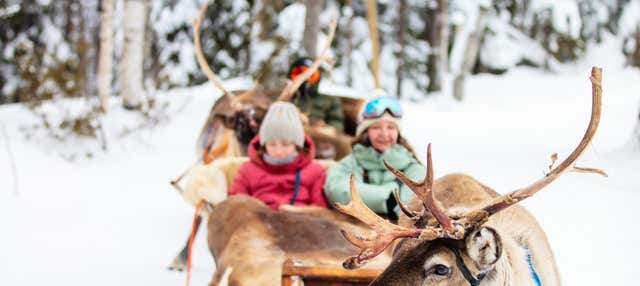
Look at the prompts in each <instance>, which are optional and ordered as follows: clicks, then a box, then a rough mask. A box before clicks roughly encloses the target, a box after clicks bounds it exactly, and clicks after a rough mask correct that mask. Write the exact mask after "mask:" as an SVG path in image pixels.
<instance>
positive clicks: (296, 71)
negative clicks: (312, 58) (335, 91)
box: [289, 66, 320, 83]
mask: <svg viewBox="0 0 640 286" xmlns="http://www.w3.org/2000/svg"><path fill="white" fill-rule="evenodd" d="M308 69H309V67H308V66H297V67H293V68H291V73H290V74H289V78H290V79H291V80H295V79H296V78H297V77H298V76H299V75H301V74H302V73H304V72H305V71H306V70H308ZM319 80H320V71H319V70H317V69H316V70H315V71H314V72H313V73H312V74H311V76H309V78H308V79H307V81H308V82H310V83H317V82H318V81H319Z"/></svg>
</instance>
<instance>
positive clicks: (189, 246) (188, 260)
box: [187, 200, 204, 286]
mask: <svg viewBox="0 0 640 286" xmlns="http://www.w3.org/2000/svg"><path fill="white" fill-rule="evenodd" d="M202 204H204V200H200V201H198V203H197V204H196V211H195V213H194V214H193V223H192V224H191V234H190V235H189V245H188V246H187V286H189V282H190V280H191V249H192V248H193V239H194V238H195V234H196V224H197V223H196V221H197V220H198V213H199V212H200V207H202Z"/></svg>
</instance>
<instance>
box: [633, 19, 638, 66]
mask: <svg viewBox="0 0 640 286" xmlns="http://www.w3.org/2000/svg"><path fill="white" fill-rule="evenodd" d="M635 38H636V39H635V42H636V47H635V50H634V51H633V54H632V55H631V64H632V65H633V66H635V67H640V25H638V26H637V27H636V35H635Z"/></svg>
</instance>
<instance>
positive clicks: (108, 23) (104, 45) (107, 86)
mask: <svg viewBox="0 0 640 286" xmlns="http://www.w3.org/2000/svg"><path fill="white" fill-rule="evenodd" d="M101 1H102V3H101V6H100V9H101V11H100V55H99V60H98V96H99V98H100V110H101V111H102V112H106V111H107V102H108V100H109V95H110V94H111V68H112V65H113V28H112V16H113V1H112V0H101Z"/></svg>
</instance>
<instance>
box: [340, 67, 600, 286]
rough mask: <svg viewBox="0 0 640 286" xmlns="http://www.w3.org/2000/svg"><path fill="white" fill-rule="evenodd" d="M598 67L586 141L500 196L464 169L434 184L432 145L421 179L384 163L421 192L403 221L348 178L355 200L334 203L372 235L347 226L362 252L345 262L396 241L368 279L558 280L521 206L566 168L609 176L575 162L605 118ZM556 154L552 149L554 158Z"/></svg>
mask: <svg viewBox="0 0 640 286" xmlns="http://www.w3.org/2000/svg"><path fill="white" fill-rule="evenodd" d="M601 72H602V70H601V69H600V68H595V67H594V68H593V69H592V73H591V82H592V100H593V102H592V112H591V120H590V122H589V126H588V128H587V130H586V132H585V134H584V136H583V138H582V141H580V143H579V144H578V146H577V147H576V148H575V150H573V152H572V153H571V154H570V155H569V156H568V157H567V159H565V160H564V161H563V162H562V163H560V164H559V165H558V166H557V167H556V168H554V169H552V170H551V171H550V172H549V173H548V174H546V175H545V176H544V178H542V179H540V180H538V181H535V182H533V183H532V184H531V185H529V186H527V187H524V188H521V189H518V190H515V191H512V192H510V193H507V194H505V195H500V194H498V193H497V192H496V191H494V190H492V189H491V188H489V187H487V186H485V185H483V184H482V183H480V182H478V181H477V180H476V179H474V178H472V177H470V176H467V175H464V174H451V175H446V176H444V177H442V178H440V179H438V180H436V181H435V182H434V179H433V166H432V162H431V146H430V145H429V147H428V149H427V174H426V177H425V179H424V181H422V182H414V181H412V180H411V179H408V178H407V177H406V176H405V175H404V174H403V173H402V172H400V171H398V170H397V169H395V168H393V166H390V165H388V164H386V167H387V168H388V169H389V170H391V171H392V172H393V173H394V174H395V175H396V177H397V178H398V179H399V180H400V181H402V182H403V183H404V184H406V185H407V186H409V187H410V188H411V189H412V190H413V192H414V193H415V194H416V196H415V197H414V199H412V201H410V202H409V204H408V205H407V206H405V205H403V204H401V201H400V200H398V202H399V203H400V207H401V209H402V211H403V213H404V214H403V215H402V218H401V219H400V222H399V225H394V224H391V223H389V222H388V221H385V220H384V219H382V218H380V217H378V216H377V215H376V214H375V213H373V212H372V211H371V210H369V209H368V208H367V207H366V206H365V205H364V203H363V202H362V200H361V199H360V197H359V196H358V193H357V191H356V190H355V185H354V183H353V178H351V190H350V191H351V201H350V202H349V203H348V204H347V205H340V204H338V205H337V208H338V209H339V210H340V211H341V212H343V213H345V214H349V215H351V216H353V217H356V218H358V219H359V220H361V221H362V222H364V223H366V224H367V225H369V226H370V227H371V228H372V229H373V234H371V235H370V236H368V237H362V236H359V235H354V234H352V233H351V232H349V231H345V230H343V231H342V233H343V235H344V236H345V237H346V238H347V239H348V240H349V241H350V242H351V243H353V244H354V245H356V246H358V248H360V250H361V252H360V254H358V255H356V256H353V257H350V258H348V259H347V260H345V261H344V262H343V266H344V267H345V268H356V267H359V266H361V265H362V264H364V263H366V262H367V261H368V260H370V259H372V258H373V257H375V256H376V255H378V254H379V253H381V252H382V251H383V250H384V249H385V248H386V247H387V246H389V245H390V244H392V242H394V240H396V239H399V241H397V242H396V243H395V247H394V249H393V258H392V261H391V263H390V265H389V266H388V267H387V268H386V269H385V271H384V272H383V273H382V274H381V275H380V276H379V277H378V278H377V279H376V280H375V281H373V282H372V283H371V284H369V285H387V286H388V285H518V286H527V285H560V275H559V273H558V270H557V267H556V262H555V259H554V256H553V253H552V251H551V247H550V246H549V242H548V240H547V238H546V236H545V233H544V230H543V229H542V228H541V227H540V225H539V224H538V223H537V222H536V220H535V218H534V217H533V216H532V215H531V214H530V213H529V212H527V211H526V210H525V209H524V208H523V207H520V206H517V205H516V204H517V203H518V202H520V201H522V200H524V199H526V198H528V197H530V196H532V195H534V194H536V193H537V192H538V191H540V190H541V189H542V188H544V187H545V186H547V185H549V184H550V183H552V182H553V181H554V180H555V179H556V178H558V177H559V176H561V175H562V174H564V173H566V172H588V173H598V174H601V175H604V176H606V174H605V173H604V172H603V171H601V170H598V169H592V168H581V167H577V166H575V162H576V160H577V159H578V158H579V157H580V155H581V154H582V152H583V151H584V150H585V148H586V147H587V145H588V144H589V142H590V141H591V139H592V138H593V136H594V134H595V132H596V129H597V126H598V123H599V121H600V109H601V96H602V89H601V78H602V74H601ZM555 158H556V155H555V154H554V155H553V156H552V160H553V161H554V162H555ZM552 166H553V163H552ZM552 166H550V169H551V167H552ZM396 195H397V192H396Z"/></svg>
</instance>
